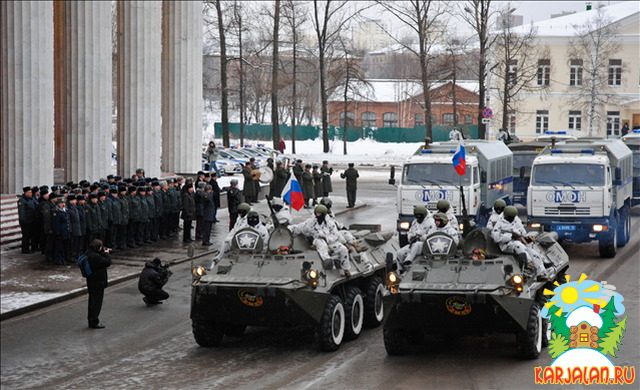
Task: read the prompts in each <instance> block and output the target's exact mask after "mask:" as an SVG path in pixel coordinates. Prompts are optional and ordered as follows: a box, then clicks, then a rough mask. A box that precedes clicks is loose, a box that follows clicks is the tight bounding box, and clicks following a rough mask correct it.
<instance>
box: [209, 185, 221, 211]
mask: <svg viewBox="0 0 640 390" xmlns="http://www.w3.org/2000/svg"><path fill="white" fill-rule="evenodd" d="M209 185H210V186H211V188H212V191H211V193H212V194H213V203H215V204H216V207H218V208H220V186H219V185H218V181H217V180H214V179H211V180H209Z"/></svg>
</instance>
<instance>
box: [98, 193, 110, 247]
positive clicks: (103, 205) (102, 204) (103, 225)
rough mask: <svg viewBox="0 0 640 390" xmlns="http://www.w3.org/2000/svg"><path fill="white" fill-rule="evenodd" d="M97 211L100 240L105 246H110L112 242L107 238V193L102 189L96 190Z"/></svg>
mask: <svg viewBox="0 0 640 390" xmlns="http://www.w3.org/2000/svg"><path fill="white" fill-rule="evenodd" d="M98 213H99V218H100V232H99V237H100V240H101V241H102V242H104V243H105V245H106V246H107V247H111V246H113V244H112V243H111V242H109V240H108V239H107V232H108V230H109V211H108V210H107V193H106V192H105V191H104V190H99V191H98Z"/></svg>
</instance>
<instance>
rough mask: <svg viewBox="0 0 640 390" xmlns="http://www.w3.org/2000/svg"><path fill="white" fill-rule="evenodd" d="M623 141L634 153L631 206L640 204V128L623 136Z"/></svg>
mask: <svg viewBox="0 0 640 390" xmlns="http://www.w3.org/2000/svg"><path fill="white" fill-rule="evenodd" d="M622 142H624V143H625V145H627V147H629V149H631V152H632V153H633V195H632V196H631V207H633V206H636V205H639V204H640V130H633V133H631V134H628V135H625V136H624V137H622Z"/></svg>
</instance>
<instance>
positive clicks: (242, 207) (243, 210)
mask: <svg viewBox="0 0 640 390" xmlns="http://www.w3.org/2000/svg"><path fill="white" fill-rule="evenodd" d="M249 211H251V206H249V205H248V204H246V203H244V202H242V203H240V204H239V205H238V214H240V215H242V216H243V217H244V216H245V215H247V214H248V213H249Z"/></svg>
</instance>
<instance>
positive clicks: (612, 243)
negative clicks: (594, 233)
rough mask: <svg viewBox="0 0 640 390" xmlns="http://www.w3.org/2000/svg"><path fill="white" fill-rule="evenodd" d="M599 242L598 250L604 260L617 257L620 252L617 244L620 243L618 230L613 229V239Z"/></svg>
mask: <svg viewBox="0 0 640 390" xmlns="http://www.w3.org/2000/svg"><path fill="white" fill-rule="evenodd" d="M603 241H604V240H601V241H598V249H599V251H600V257H602V258H604V259H610V258H612V257H616V253H617V252H618V249H617V245H616V243H617V242H618V229H613V237H610V238H609V239H607V240H606V241H604V242H603Z"/></svg>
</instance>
